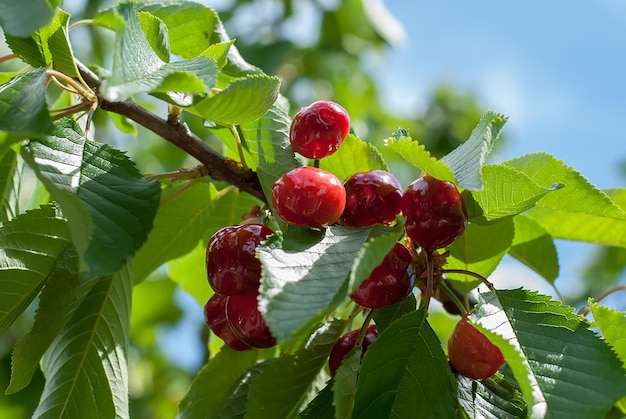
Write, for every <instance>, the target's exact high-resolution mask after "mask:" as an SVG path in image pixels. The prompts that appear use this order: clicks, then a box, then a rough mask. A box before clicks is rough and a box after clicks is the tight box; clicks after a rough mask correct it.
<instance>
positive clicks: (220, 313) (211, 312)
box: [204, 294, 252, 351]
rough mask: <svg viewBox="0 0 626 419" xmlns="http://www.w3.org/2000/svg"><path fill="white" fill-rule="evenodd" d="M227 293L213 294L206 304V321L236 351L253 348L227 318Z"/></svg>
mask: <svg viewBox="0 0 626 419" xmlns="http://www.w3.org/2000/svg"><path fill="white" fill-rule="evenodd" d="M227 298H228V297H227V296H226V295H220V294H213V296H212V297H211V298H209V301H207V302H206V304H205V305H204V321H205V322H206V324H207V326H209V328H210V329H211V331H212V332H213V333H214V334H215V335H216V336H217V337H219V338H220V339H222V340H223V341H224V343H225V344H226V345H227V346H228V347H229V348H231V349H234V350H235V351H245V350H247V349H252V348H251V347H250V346H249V345H247V344H245V343H243V342H242V341H241V340H240V339H239V338H238V337H237V336H235V334H234V333H233V330H232V329H231V328H230V325H229V324H228V320H227V319H226V307H225V304H226V299H227Z"/></svg>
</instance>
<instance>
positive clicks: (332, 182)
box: [272, 166, 346, 228]
mask: <svg viewBox="0 0 626 419" xmlns="http://www.w3.org/2000/svg"><path fill="white" fill-rule="evenodd" d="M272 203H273V205H274V210H275V211H276V213H277V215H278V216H279V217H280V218H282V219H283V220H285V221H286V222H287V223H289V224H292V225H295V226H303V227H314V228H321V227H327V226H329V225H331V224H333V223H335V222H336V221H337V220H338V219H339V217H340V216H341V213H342V212H343V210H344V208H345V206H346V189H345V188H344V187H343V183H341V181H340V180H339V179H338V178H337V177H336V176H335V175H333V174H332V173H329V172H327V171H325V170H322V169H318V168H316V167H311V166H304V167H297V168H295V169H293V170H290V171H289V172H287V173H285V174H284V175H283V176H281V177H280V178H279V179H278V180H277V181H276V182H275V183H274V187H273V188H272Z"/></svg>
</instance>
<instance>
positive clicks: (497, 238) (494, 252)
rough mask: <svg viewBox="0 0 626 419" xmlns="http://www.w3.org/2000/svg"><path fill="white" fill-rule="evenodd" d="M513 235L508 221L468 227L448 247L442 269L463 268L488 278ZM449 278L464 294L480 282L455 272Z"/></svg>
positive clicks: (469, 225)
mask: <svg viewBox="0 0 626 419" xmlns="http://www.w3.org/2000/svg"><path fill="white" fill-rule="evenodd" d="M514 234H515V230H514V225H513V219H511V218H505V219H502V221H500V222H498V223H493V224H489V225H481V224H475V223H470V224H468V226H467V228H466V229H465V231H464V232H463V234H462V235H461V237H459V238H458V239H457V240H456V241H455V242H454V243H452V244H451V245H450V246H448V250H449V251H450V257H448V263H447V265H446V266H445V269H463V270H466V271H472V272H476V273H478V274H480V275H482V276H484V277H487V276H489V275H490V274H491V273H492V272H493V271H494V270H495V269H496V267H497V266H498V264H499V263H500V261H501V260H502V258H503V257H504V255H505V254H506V252H507V251H508V250H509V248H510V247H511V244H512V243H513V237H514ZM449 276H450V279H451V280H453V281H454V282H455V284H456V285H457V286H460V287H461V288H462V289H463V290H466V291H469V290H470V289H472V288H474V287H475V286H476V285H478V284H479V283H480V280H477V279H476V278H475V277H473V276H470V275H467V274H458V273H455V274H449Z"/></svg>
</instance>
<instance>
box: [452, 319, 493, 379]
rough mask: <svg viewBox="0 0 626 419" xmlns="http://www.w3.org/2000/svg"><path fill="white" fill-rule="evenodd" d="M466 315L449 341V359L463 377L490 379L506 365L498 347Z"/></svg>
mask: <svg viewBox="0 0 626 419" xmlns="http://www.w3.org/2000/svg"><path fill="white" fill-rule="evenodd" d="M467 316H468V314H465V315H464V316H463V317H462V318H461V320H460V321H459V322H458V323H457V325H456V326H455V328H454V331H453V332H452V335H451V336H450V339H449V340H448V358H449V359H450V364H451V365H452V367H453V368H454V369H455V370H456V371H457V372H458V373H459V374H461V375H464V376H465V377H468V378H473V379H482V378H489V377H491V376H492V375H493V374H495V373H496V371H498V368H500V366H501V365H502V364H504V357H503V356H502V352H501V351H500V349H498V347H497V346H495V345H494V344H492V343H491V342H489V339H487V337H486V336H485V335H483V334H482V333H481V332H480V331H479V330H478V329H476V328H475V327H474V326H472V325H471V324H470V323H469V322H468V320H467Z"/></svg>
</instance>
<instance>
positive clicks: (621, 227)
mask: <svg viewBox="0 0 626 419" xmlns="http://www.w3.org/2000/svg"><path fill="white" fill-rule="evenodd" d="M504 164H506V165H509V166H511V167H514V168H516V169H517V170H520V171H522V172H524V173H526V174H527V175H528V176H529V177H530V178H531V179H532V180H533V181H534V182H536V183H538V184H539V185H542V186H544V187H550V185H553V184H555V183H562V184H563V185H565V186H564V187H563V188H562V189H559V190H557V191H553V192H550V193H549V194H547V195H546V196H544V197H543V198H541V199H540V200H539V201H538V202H537V204H536V206H535V207H534V208H532V209H531V210H529V212H528V214H529V215H530V216H531V217H533V218H534V219H536V220H537V221H538V222H539V223H540V224H541V226H542V227H543V228H545V229H546V231H547V232H548V233H549V234H550V235H552V236H553V237H555V238H559V239H566V240H580V241H585V242H591V243H598V244H604V245H610V246H621V247H625V246H626V212H625V211H624V210H623V209H621V208H620V207H619V206H617V205H616V204H615V203H614V202H613V201H612V200H611V198H610V197H609V196H608V195H606V194H605V193H603V192H602V191H600V190H598V189H597V188H596V187H595V186H593V185H592V184H591V183H589V182H588V181H587V179H585V178H584V177H583V176H582V175H581V174H580V173H578V172H577V171H576V170H574V169H572V168H571V167H569V166H566V165H565V164H564V163H563V162H562V161H560V160H557V159H555V158H554V157H552V156H550V155H548V154H543V153H534V154H527V155H525V156H522V157H519V158H516V159H513V160H509V161H507V162H505V163H504Z"/></svg>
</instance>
